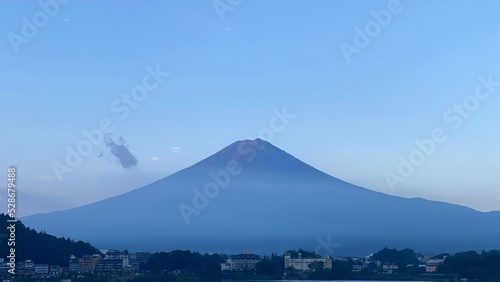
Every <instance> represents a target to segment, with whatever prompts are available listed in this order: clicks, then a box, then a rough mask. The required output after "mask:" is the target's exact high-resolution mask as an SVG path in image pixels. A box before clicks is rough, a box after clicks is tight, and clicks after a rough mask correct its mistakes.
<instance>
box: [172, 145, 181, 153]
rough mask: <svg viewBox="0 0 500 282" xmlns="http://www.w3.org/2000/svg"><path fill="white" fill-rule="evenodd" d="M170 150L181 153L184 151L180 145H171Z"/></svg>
mask: <svg viewBox="0 0 500 282" xmlns="http://www.w3.org/2000/svg"><path fill="white" fill-rule="evenodd" d="M169 150H170V152H172V153H179V152H181V151H182V147H179V146H175V147H171V148H170V149H169Z"/></svg>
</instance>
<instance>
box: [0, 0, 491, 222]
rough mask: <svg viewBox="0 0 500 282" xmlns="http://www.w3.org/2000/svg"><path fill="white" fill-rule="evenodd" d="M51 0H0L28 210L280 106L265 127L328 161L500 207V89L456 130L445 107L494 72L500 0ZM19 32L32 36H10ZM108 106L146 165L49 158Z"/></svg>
mask: <svg viewBox="0 0 500 282" xmlns="http://www.w3.org/2000/svg"><path fill="white" fill-rule="evenodd" d="M54 1H55V0H53V1H48V0H41V1H40V2H37V1H22V2H12V1H11V2H1V3H0V11H1V12H0V13H1V16H2V19H3V25H2V26H1V27H0V34H2V35H3V40H2V41H1V42H2V43H1V44H0V61H1V64H0V82H1V84H2V86H3V89H2V92H1V93H2V94H1V95H2V104H3V107H2V111H1V113H0V115H1V119H0V128H1V129H2V131H3V135H2V138H1V140H0V145H1V146H0V163H1V167H3V168H4V169H5V170H6V168H7V167H8V166H10V165H15V166H17V168H18V180H17V181H18V185H19V188H18V189H19V197H20V198H19V199H18V201H19V205H18V213H19V214H20V215H27V214H33V213H38V212H47V211H52V210H60V209H66V208H70V207H74V206H79V205H83V204H86V203H90V202H93V201H96V200H100V199H103V198H106V197H110V196H113V195H117V194H121V193H124V192H127V191H130V190H131V189H135V188H138V187H140V186H142V185H145V184H147V183H149V182H151V181H154V180H157V179H159V178H162V177H165V176H167V175H169V174H171V173H173V172H175V171H177V170H179V169H182V168H185V167H187V166H189V165H191V164H193V163H195V162H197V161H199V160H201V159H203V158H205V157H207V156H209V155H211V154H213V153H215V152H216V151H217V150H219V149H221V148H223V147H224V146H226V145H228V144H230V143H232V142H234V141H236V140H242V139H247V138H250V137H255V136H258V133H259V131H261V130H262V129H263V128H266V127H268V125H269V121H270V120H271V119H272V117H273V116H274V115H275V114H274V112H273V111H274V110H275V109H278V110H282V109H283V108H284V107H286V109H287V111H288V112H289V113H291V114H294V115H295V118H294V119H293V120H292V121H291V122H290V124H288V125H287V126H286V128H285V130H283V131H281V132H276V133H275V134H274V137H273V138H272V139H273V140H270V141H271V142H272V143H273V144H274V145H276V146H278V147H280V148H282V149H284V150H286V151H287V152H289V153H291V154H293V155H294V156H296V157H298V158H299V159H301V160H303V161H305V162H307V163H309V164H311V165H313V166H314V167H316V168H318V169H320V170H322V171H325V172H326V173H329V174H331V175H333V176H335V177H338V178H341V179H343V180H346V181H348V182H351V183H354V184H358V185H361V186H364V187H367V188H370V189H373V190H376V191H381V192H384V193H388V194H394V195H399V196H403V197H424V198H427V199H433V200H440V201H446V202H451V203H457V204H461V205H466V206H469V207H472V208H474V209H478V210H483V211H489V210H500V205H499V203H498V200H497V199H498V198H499V197H500V189H499V188H500V187H499V185H500V184H499V183H500V174H499V173H498V171H499V169H500V164H499V163H498V160H499V159H500V150H499V149H500V147H499V146H500V145H499V144H500V131H499V129H498V125H499V124H500V112H499V111H498V109H499V106H500V97H499V96H500V90H497V91H496V92H492V93H491V95H489V97H488V98H487V99H484V100H480V101H479V102H480V104H478V105H476V107H475V108H474V111H471V112H468V113H467V114H469V115H468V118H462V119H463V123H462V124H461V125H460V126H458V128H457V129H454V128H453V127H452V126H453V125H455V123H453V122H450V121H446V120H445V119H444V118H443V114H444V113H445V112H446V111H447V110H448V109H453V106H454V104H462V103H463V102H464V101H465V100H466V99H467V98H468V97H471V96H473V95H474V93H475V89H476V87H478V85H480V80H478V77H484V78H488V77H490V78H491V80H493V81H500V69H499V66H500V53H499V52H498V50H500V39H499V38H500V37H499V34H498V33H499V31H498V26H499V25H500V18H499V17H498V15H497V11H498V8H500V4H499V3H498V2H497V1H482V2H480V3H478V2H472V1H461V2H455V1H439V2H431V1H408V0H401V1H399V2H398V1H395V0H391V1H356V3H353V2H352V1H327V0H324V1H305V0H301V1H284V0H282V1H264V0H259V1H257V0H255V1H247V0H242V1H240V2H238V1H232V2H228V1H223V0H221V1H220V2H219V3H224V4H225V5H230V3H233V4H236V5H234V6H232V7H231V6H230V7H231V10H228V11H226V12H224V13H223V18H221V17H220V15H219V14H220V11H219V13H218V12H217V10H216V8H215V7H214V4H213V1H194V0H190V1H125V2H124V1H106V2H103V3H101V2H99V3H98V2H96V1H66V2H67V3H66V2H64V3H65V4H63V1H61V2H54ZM49 2H50V3H57V5H58V6H57V7H58V9H57V11H55V10H52V11H55V12H54V13H53V15H49V16H47V19H48V21H47V23H46V24H43V25H40V26H39V27H38V28H37V31H36V32H34V33H33V34H29V37H30V38H27V37H25V34H24V35H23V26H24V25H25V21H23V18H24V17H25V18H26V19H27V20H28V21H30V22H31V23H33V22H34V21H35V20H36V19H33V17H34V16H35V15H38V16H40V15H41V14H40V13H44V10H43V7H42V6H41V4H39V3H49ZM391 5H393V6H394V5H396V6H397V7H398V11H399V12H397V13H392V12H390V11H389V10H388V9H389V8H388V7H389V6H391ZM393 6H391V7H393ZM52 8H53V7H52ZM381 10H384V11H389V13H390V17H391V18H390V21H389V22H388V23H387V24H385V26H382V25H380V24H379V30H378V32H375V34H373V33H372V35H374V36H373V37H370V36H368V38H369V39H370V41H369V43H368V44H367V45H366V46H364V47H362V48H358V51H359V52H358V53H355V54H352V55H351V56H350V58H349V59H350V62H348V60H346V56H345V55H344V53H343V51H342V49H341V48H340V46H341V44H342V43H346V44H350V45H351V46H354V47H356V45H355V37H356V31H355V30H356V28H359V29H361V30H365V28H366V27H367V25H370V22H372V21H374V16H373V13H372V11H374V12H375V13H380V11H381ZM37 13H38V14H37ZM40 17H43V15H42V16H40ZM35 18H36V17H35ZM40 19H42V20H43V18H40ZM40 19H38V20H40ZM35 27H36V26H35ZM365 31H366V30H365ZM13 34H15V35H16V36H19V37H24V38H25V41H23V42H24V43H18V44H17V45H16V44H13V43H12V40H13V39H12V38H13V36H14V35H13ZM19 37H17V38H19ZM356 48H357V47H356ZM16 50H17V52H16ZM148 67H149V68H152V69H155V68H159V69H160V70H161V71H162V72H168V73H169V76H168V77H166V78H165V79H163V81H162V82H161V83H158V85H157V87H155V88H154V89H153V90H151V91H149V92H148V94H147V96H146V97H145V99H144V100H143V101H141V102H140V103H137V104H138V106H137V107H136V108H134V109H130V114H129V115H128V116H127V117H126V118H123V119H120V118H119V114H117V113H116V112H115V111H113V110H112V108H111V105H112V104H113V101H115V100H116V99H120V97H121V95H122V94H126V95H128V94H130V93H131V91H132V89H134V87H136V86H138V85H142V83H143V79H144V78H145V76H147V75H148V70H147V68H148ZM497 87H498V86H497ZM498 88H499V89H500V87H498ZM456 115H457V114H456V113H455V112H453V116H455V117H456ZM103 119H109V120H111V121H112V123H113V126H114V127H115V128H114V130H113V132H112V134H111V136H112V138H114V139H115V140H117V139H118V138H119V137H123V139H124V140H125V142H126V144H127V146H128V149H129V150H130V152H131V153H132V154H133V155H134V156H135V158H136V159H137V161H138V163H137V165H136V166H134V167H132V168H128V169H125V168H123V167H122V166H121V165H120V164H119V162H118V161H117V160H116V158H115V157H114V156H113V155H112V154H111V153H110V152H109V149H107V148H106V146H105V144H104V143H102V144H99V145H98V146H94V147H93V148H92V152H91V154H90V155H89V156H86V157H84V158H83V159H82V162H81V164H79V165H78V166H76V167H75V168H73V171H72V172H69V173H65V174H64V176H63V181H59V180H58V178H57V176H56V174H55V173H54V170H53V166H52V165H53V163H54V162H60V163H64V160H65V156H66V150H65V148H66V146H70V147H73V148H74V147H75V146H76V145H77V144H78V143H79V142H80V141H81V140H84V139H85V137H84V135H83V134H82V130H91V129H95V128H98V127H99V122H100V121H101V120H103ZM437 128H440V129H443V131H444V132H445V134H446V137H447V139H446V141H445V142H443V143H442V144H438V145H437V146H436V149H435V150H434V151H433V153H432V154H430V155H429V156H427V157H426V158H425V161H424V162H423V164H422V165H420V166H418V167H416V168H415V171H414V173H413V174H412V175H411V176H409V177H406V178H405V181H404V182H400V183H398V184H397V185H396V186H395V187H392V188H391V187H390V185H388V182H387V180H386V173H387V172H388V171H390V172H394V173H395V172H396V171H397V169H398V166H399V165H400V160H399V159H398V158H399V156H400V155H401V156H403V157H404V158H408V156H409V155H410V154H411V153H412V152H414V151H415V150H417V149H418V148H417V147H416V145H415V143H414V141H415V140H416V139H419V140H423V139H426V138H430V137H431V136H432V132H433V130H435V129H437ZM100 155H101V156H100ZM99 156H100V157H99ZM4 175H6V173H5V174H4ZM2 179H4V181H3V182H4V183H5V184H0V187H2V188H4V189H5V186H6V177H3V178H2ZM0 200H1V201H2V202H4V203H5V200H6V199H5V197H4V196H1V198H0ZM2 206H6V205H2ZM0 210H4V208H3V207H2V208H1V209H0Z"/></svg>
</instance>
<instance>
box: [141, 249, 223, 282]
mask: <svg viewBox="0 0 500 282" xmlns="http://www.w3.org/2000/svg"><path fill="white" fill-rule="evenodd" d="M226 259H227V256H225V255H220V254H204V255H202V254H200V253H198V252H191V251H172V252H169V253H166V252H160V253H155V254H153V255H152V256H151V257H150V258H149V260H148V261H147V262H146V263H141V265H140V269H141V270H147V271H149V272H151V273H152V274H157V275H158V274H163V275H166V276H177V275H182V276H189V275H191V276H193V278H201V279H203V280H216V279H220V278H221V274H222V273H221V266H220V264H221V263H222V262H224V261H225V260H226ZM175 271H179V273H174V272H175ZM138 280H140V279H138Z"/></svg>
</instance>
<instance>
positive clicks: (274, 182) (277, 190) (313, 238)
mask: <svg viewBox="0 0 500 282" xmlns="http://www.w3.org/2000/svg"><path fill="white" fill-rule="evenodd" d="M23 221H24V222H25V223H26V224H27V225H29V226H30V227H34V228H36V229H38V230H45V231H47V232H48V233H52V234H56V235H59V236H69V237H73V238H75V239H81V240H84V241H90V242H91V243H92V244H94V245H96V246H98V247H101V248H120V249H125V248H126V249H129V250H151V251H155V250H172V249H191V250H196V251H200V252H228V253H231V252H238V251H239V250H241V249H251V250H253V251H255V252H262V253H269V252H282V251H285V250H287V249H292V248H304V249H310V250H316V251H317V252H319V253H321V254H323V255H356V254H359V255H365V254H368V253H370V252H372V251H374V250H378V249H380V248H381V247H384V246H390V247H411V248H415V249H418V250H420V251H429V252H441V251H443V250H446V251H450V252H452V251H457V250H466V249H490V248H494V247H498V245H499V244H500V236H499V235H500V226H499V225H498V222H500V213H499V212H491V213H483V212H478V211H474V210H472V209H469V208H466V207H462V206H457V205H451V204H447V203H442V202H434V201H427V200H424V199H406V198H400V197H395V196H390V195H386V194H383V193H378V192H374V191H372V190H368V189H365V188H362V187H358V186H355V185H352V184H349V183H346V182H344V181H341V180H339V179H337V178H334V177H332V176H329V175H327V174H325V173H323V172H321V171H319V170H317V169H315V168H313V167H311V166H310V165H308V164H306V163H304V162H302V161H300V160H298V159H297V158H295V157H293V156H292V155H290V154H288V153H286V152H285V151H283V150H281V149H279V148H277V147H275V146H273V145H272V144H271V143H269V142H266V141H264V140H261V139H255V140H243V141H238V142H235V143H233V144H231V145H229V146H227V147H225V148H224V149H222V150H220V151H219V152H217V153H216V154H214V155H212V156H210V157H208V158H206V159H204V160H202V161H200V162H198V163H196V164H194V165H193V166H191V167H188V168H186V169H183V170H181V171H179V172H177V173H174V174H172V175H170V176H168V177H166V178H163V179H161V180H158V181H156V182H154V183H151V184H149V185H146V186H144V187H142V188H138V189H136V190H133V191H131V192H128V193H125V194H123V195H120V196H116V197H112V198H109V199H106V200H103V201H100V202H96V203H93V204H90V205H86V206H83V207H79V208H74V209H70V210H66V211H61V212H52V213H47V214H39V215H34V216H29V217H25V218H23ZM333 246H335V248H333ZM325 252H326V253H325ZM332 252H335V253H332Z"/></svg>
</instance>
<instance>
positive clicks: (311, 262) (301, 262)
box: [285, 253, 332, 271]
mask: <svg viewBox="0 0 500 282" xmlns="http://www.w3.org/2000/svg"><path fill="white" fill-rule="evenodd" d="M319 265H322V268H323V269H332V259H331V258H302V254H301V253H299V254H298V257H297V258H292V256H291V254H290V253H286V254H285V268H289V267H293V268H294V269H296V270H299V271H311V270H314V269H316V268H317V266H319Z"/></svg>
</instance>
